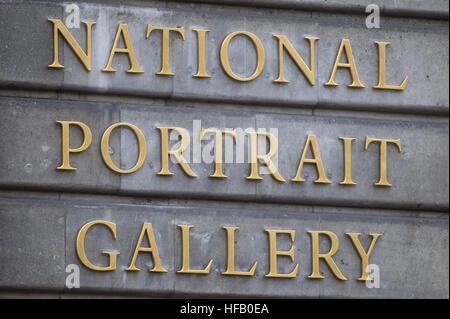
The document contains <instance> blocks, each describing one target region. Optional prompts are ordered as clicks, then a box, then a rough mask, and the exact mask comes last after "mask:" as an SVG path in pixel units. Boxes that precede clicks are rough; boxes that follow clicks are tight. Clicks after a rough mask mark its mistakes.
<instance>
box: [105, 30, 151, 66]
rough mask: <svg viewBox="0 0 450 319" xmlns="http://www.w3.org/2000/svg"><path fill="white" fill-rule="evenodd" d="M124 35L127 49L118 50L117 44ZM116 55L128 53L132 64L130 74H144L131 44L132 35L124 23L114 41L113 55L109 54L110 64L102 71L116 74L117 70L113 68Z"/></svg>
mask: <svg viewBox="0 0 450 319" xmlns="http://www.w3.org/2000/svg"><path fill="white" fill-rule="evenodd" d="M121 35H122V37H123V42H124V44H125V48H118V47H117V44H118V42H119V38H120V36H121ZM116 53H126V54H127V55H128V60H129V62H130V69H129V70H127V72H128V73H144V71H142V70H141V69H140V68H139V65H138V62H137V59H136V54H135V53H134V48H133V43H132V42H131V38H130V33H129V32H128V25H127V24H124V23H119V26H118V27H117V32H116V38H115V39H114V44H113V46H112V49H111V53H110V54H109V59H108V63H107V64H106V67H105V68H104V69H103V70H102V71H103V72H116V71H117V70H115V69H113V68H112V67H111V65H112V62H113V59H114V55H115V54H116Z"/></svg>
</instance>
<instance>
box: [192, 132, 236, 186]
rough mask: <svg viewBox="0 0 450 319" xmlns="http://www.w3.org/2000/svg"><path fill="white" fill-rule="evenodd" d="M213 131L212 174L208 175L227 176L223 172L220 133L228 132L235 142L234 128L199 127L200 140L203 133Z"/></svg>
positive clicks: (215, 176)
mask: <svg viewBox="0 0 450 319" xmlns="http://www.w3.org/2000/svg"><path fill="white" fill-rule="evenodd" d="M208 133H214V134H215V146H214V174H213V175H209V177H214V178H227V177H228V176H226V175H225V174H224V173H223V165H222V163H223V160H222V159H223V155H222V154H223V153H222V149H223V147H222V135H223V134H230V135H232V136H233V139H234V143H237V137H236V130H233V131H225V130H215V129H203V128H202V129H201V131H200V141H201V140H203V137H204V136H205V134H208Z"/></svg>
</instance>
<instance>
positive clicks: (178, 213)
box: [0, 199, 448, 298]
mask: <svg viewBox="0 0 450 319" xmlns="http://www.w3.org/2000/svg"><path fill="white" fill-rule="evenodd" d="M0 205H1V208H0V218H1V219H2V220H3V221H4V222H2V232H1V233H2V235H1V236H2V243H6V245H2V246H1V249H2V258H1V259H0V269H2V272H1V274H2V277H1V278H2V281H0V283H1V287H2V288H8V287H16V288H18V291H20V289H39V290H51V289H57V290H62V289H64V291H65V292H68V293H77V294H83V293H89V294H102V295H104V294H111V293H113V294H117V293H120V294H121V295H135V296H138V295H139V296H178V297H188V296H189V297H192V296H204V295H208V296H210V297H211V296H227V297H246V296H253V297H254V296H258V297H284V298H285V297H294V298H300V297H334V298H349V297H353V298H364V297H365V298H448V281H446V280H442V278H445V276H446V275H447V273H448V217H446V218H411V217H390V216H386V215H384V216H382V215H380V216H376V215H371V216H365V215H364V212H362V213H361V214H353V213H352V214H345V210H344V212H343V213H342V214H339V215H338V214H335V213H333V214H327V213H313V214H311V213H308V212H304V211H302V210H301V209H300V210H297V211H294V210H293V211H283V212H282V213H280V212H279V211H277V210H276V208H275V207H274V208H273V209H270V210H258V211H256V210H245V209H242V210H237V209H224V208H205V207H203V208H200V207H191V206H184V207H168V206H152V205H123V204H96V203H86V202H65V201H53V200H43V201H35V200H33V201H27V200H23V199H14V200H5V199H3V200H1V201H0ZM380 212H381V213H382V211H380ZM55 217H56V218H55ZM93 220H104V221H109V222H112V223H115V224H116V226H117V239H115V240H114V239H113V238H112V236H111V234H110V232H109V231H108V229H107V228H105V227H102V226H94V227H93V228H91V229H90V230H89V231H88V233H87V236H86V244H85V247H86V251H87V255H88V258H89V259H90V260H91V261H92V262H93V263H95V264H97V265H104V264H105V263H106V262H107V260H106V259H105V256H102V255H101V254H100V253H101V251H102V250H105V251H115V252H120V254H119V256H118V259H117V269H116V270H114V271H110V272H98V271H92V270H89V269H87V268H86V267H85V266H83V265H82V264H81V262H80V260H79V259H78V257H77V256H76V253H75V240H76V236H77V233H78V231H79V229H80V228H81V226H82V225H84V224H86V223H87V222H90V221H93ZM144 222H151V223H152V225H153V230H154V233H155V238H156V242H157V246H158V250H159V253H160V257H161V261H162V265H163V267H164V268H166V269H167V270H168V272H167V273H159V274H157V273H150V272H148V269H149V268H151V267H152V265H153V262H152V260H151V257H150V256H149V254H148V253H141V254H140V255H139V257H138V259H137V263H136V266H137V267H138V268H140V269H141V271H137V272H127V271H125V270H124V269H125V268H126V267H128V266H129V263H130V260H131V256H132V254H133V252H134V249H135V246H136V242H137V238H138V236H139V233H140V230H141V227H142V224H143V223H144ZM24 225H29V227H23V226H24ZM177 225H193V226H194V227H193V228H191V230H190V252H191V253H190V266H191V268H192V269H203V268H204V267H205V265H206V264H207V263H208V261H209V260H210V259H214V261H213V265H212V268H211V271H210V273H209V274H207V275H192V274H179V273H176V271H178V270H179V269H180V268H181V258H182V254H181V231H180V229H179V228H178V227H177ZM224 226H237V227H239V230H237V232H236V237H235V249H236V254H235V256H236V259H235V260H236V269H237V270H240V271H248V269H249V268H250V267H251V266H252V265H253V263H254V262H255V261H258V266H257V270H256V272H255V275H254V276H252V277H243V276H225V275H223V274H222V272H224V271H225V270H226V265H227V246H226V232H225V230H224V229H223V227H224ZM64 227H65V232H64ZM265 229H278V230H282V229H283V230H294V231H295V240H294V242H293V243H292V242H291V240H290V238H289V236H288V235H283V234H280V235H278V238H277V249H278V250H280V251H281V250H289V249H290V247H291V245H293V246H294V261H293V262H292V261H291V260H290V258H287V257H282V256H280V257H278V258H277V259H278V272H279V273H289V272H291V271H292V270H293V268H294V266H295V265H296V264H299V270H298V273H297V276H296V277H295V278H267V277H265V275H266V274H267V273H268V272H269V255H268V254H269V240H268V235H267V233H266V232H265ZM13 230H14V231H13ZM314 230H316V231H319V230H321V231H324V230H325V231H331V232H333V233H335V234H336V236H337V237H338V239H339V250H338V251H337V252H336V254H335V255H334V256H333V260H334V261H335V263H336V265H337V267H338V268H339V270H340V271H341V272H342V274H343V275H344V276H345V277H346V278H347V280H346V281H341V280H338V279H336V278H335V276H334V275H333V274H332V273H331V271H330V269H329V268H328V266H327V265H326V264H325V263H324V262H323V261H321V262H320V266H319V267H320V272H321V274H322V275H323V276H324V277H325V278H324V279H310V278H307V277H308V276H309V275H310V274H311V239H310V236H309V235H308V233H307V231H314ZM347 232H352V233H361V236H360V241H361V244H362V246H363V247H364V248H365V249H367V247H368V246H369V244H370V241H371V239H370V237H369V236H368V234H369V233H380V234H382V236H381V237H380V238H379V239H378V240H377V242H376V244H375V246H374V250H373V252H372V255H371V257H370V260H369V261H370V263H372V264H376V265H377V266H378V267H379V269H380V287H379V288H378V289H375V288H373V289H369V288H367V287H366V285H365V283H364V282H363V281H358V280H357V278H359V277H360V275H361V260H360V257H359V256H358V254H357V253H356V251H355V249H354V247H353V245H352V243H351V241H350V239H349V238H348V236H347V235H345V233H347ZM23 238H27V239H30V241H27V243H28V244H29V245H28V246H26V247H22V243H23V242H24V241H22V239H23ZM145 245H148V243H147V242H146V241H145V243H144V242H143V246H145ZM319 247H320V252H321V253H325V252H327V251H328V250H329V249H330V243H329V240H328V239H327V238H326V236H321V237H320V241H319ZM19 248H23V249H24V251H25V252H26V254H25V253H23V252H22V253H23V254H22V253H21V252H20V249H19ZM64 249H65V252H64ZM24 256H25V257H24ZM52 256H57V258H56V259H55V258H54V257H52ZM68 264H77V265H79V266H80V270H81V272H80V288H79V289H65V288H64V287H65V279H66V276H67V274H66V273H65V266H66V265H68ZM4 274H6V276H4ZM243 287H245V289H243Z"/></svg>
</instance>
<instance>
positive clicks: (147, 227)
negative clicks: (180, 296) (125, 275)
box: [125, 223, 167, 272]
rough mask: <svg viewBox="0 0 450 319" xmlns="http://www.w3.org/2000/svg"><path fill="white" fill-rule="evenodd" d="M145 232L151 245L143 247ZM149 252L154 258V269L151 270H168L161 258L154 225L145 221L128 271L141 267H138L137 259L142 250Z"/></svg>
mask: <svg viewBox="0 0 450 319" xmlns="http://www.w3.org/2000/svg"><path fill="white" fill-rule="evenodd" d="M144 234H145V235H146V236H147V240H148V243H149V247H142V246H141V245H142V240H143V239H144ZM141 251H142V252H147V253H151V254H152V258H153V265H154V267H153V269H149V272H167V270H165V269H164V268H163V266H162V264H161V259H160V258H159V252H158V246H157V245H156V240H155V234H154V233H153V227H152V224H151V223H143V224H142V230H141V234H140V235H139V239H138V241H137V243H136V248H135V250H134V254H133V258H132V259H131V263H130V266H128V268H126V269H125V270H126V271H139V270H140V269H139V268H137V267H136V265H135V264H136V259H137V256H138V254H139V253H140V252H141Z"/></svg>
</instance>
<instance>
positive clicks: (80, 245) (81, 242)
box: [76, 220, 119, 271]
mask: <svg viewBox="0 0 450 319" xmlns="http://www.w3.org/2000/svg"><path fill="white" fill-rule="evenodd" d="M94 225H105V226H106V227H108V228H109V230H110V231H111V232H112V234H113V236H114V239H116V237H117V236H116V224H114V223H111V222H107V221H102V220H94V221H92V222H89V223H87V224H85V225H83V227H81V229H80V231H79V232H78V235H77V240H76V251H77V255H78V258H79V259H80V261H81V262H82V263H83V265H85V266H86V267H87V268H89V269H92V270H96V271H112V270H115V269H116V265H117V255H119V253H118V252H109V251H102V254H105V255H108V256H109V264H108V266H105V267H100V266H95V265H94V264H92V263H91V262H90V261H89V260H88V259H87V257H86V250H85V237H86V233H87V231H88V230H89V228H91V227H92V226H94Z"/></svg>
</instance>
